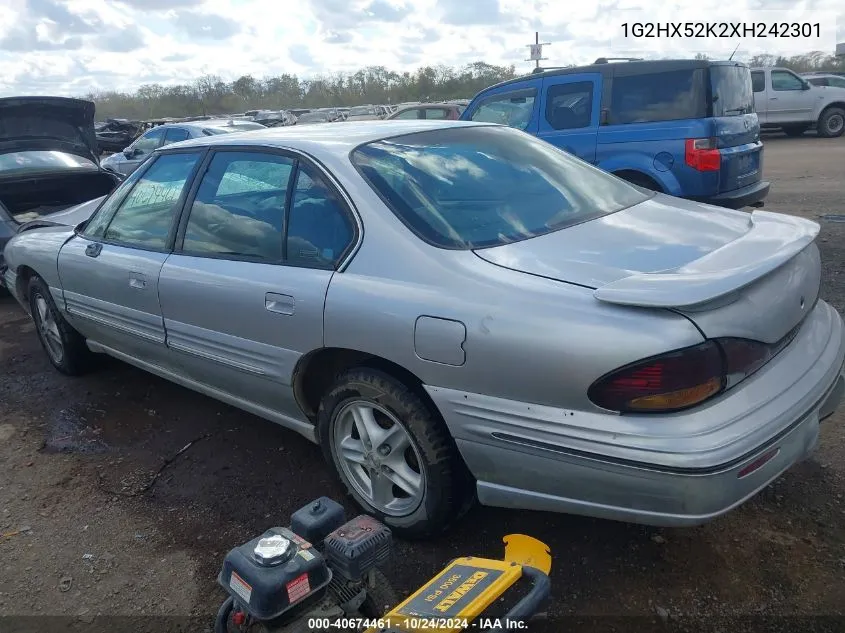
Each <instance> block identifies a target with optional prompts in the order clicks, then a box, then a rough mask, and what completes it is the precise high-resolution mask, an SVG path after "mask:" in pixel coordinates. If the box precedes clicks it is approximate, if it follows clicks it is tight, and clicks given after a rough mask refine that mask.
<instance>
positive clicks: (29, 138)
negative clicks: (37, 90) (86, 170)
mask: <svg viewBox="0 0 845 633" xmlns="http://www.w3.org/2000/svg"><path fill="white" fill-rule="evenodd" d="M38 150H42V151H57V152H67V153H69V154H76V155H77V156H81V157H83V158H87V159H88V160H90V161H93V162H94V164H99V158H98V155H99V152H98V150H97V136H96V134H95V132H94V103H93V102H92V101H86V100H84V99H71V98H68V97H7V98H3V99H0V154H6V153H9V152H20V151H38Z"/></svg>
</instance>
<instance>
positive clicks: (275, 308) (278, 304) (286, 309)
mask: <svg viewBox="0 0 845 633" xmlns="http://www.w3.org/2000/svg"><path fill="white" fill-rule="evenodd" d="M295 306H296V299H294V298H293V297H291V296H290V295H283V294H279V293H277V292H268V293H267V294H265V295H264V309H265V310H267V311H269V312H276V313H278V314H287V315H291V314H293V310H294V307H295Z"/></svg>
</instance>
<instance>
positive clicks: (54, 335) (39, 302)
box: [34, 294, 65, 364]
mask: <svg viewBox="0 0 845 633" xmlns="http://www.w3.org/2000/svg"><path fill="white" fill-rule="evenodd" d="M34 302H35V325H36V327H37V328H38V335H39V336H40V337H41V340H42V341H43V343H44V347H45V348H46V349H47V353H48V354H49V355H50V359H51V360H52V361H53V362H54V363H56V364H59V363H61V362H62V360H63V359H64V357H65V345H64V343H63V342H62V335H61V333H60V332H59V326H58V323H57V322H56V315H55V314H54V313H53V309H52V308H51V307H50V304H48V303H47V300H46V299H45V298H44V297H43V296H41V294H36V295H35V297H34Z"/></svg>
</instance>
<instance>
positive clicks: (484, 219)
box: [352, 126, 649, 249]
mask: <svg viewBox="0 0 845 633" xmlns="http://www.w3.org/2000/svg"><path fill="white" fill-rule="evenodd" d="M352 162H353V164H354V165H355V167H356V168H357V169H358V170H359V172H360V173H361V174H362V175H363V176H364V179H365V180H366V181H367V182H368V183H369V185H370V186H371V187H372V188H373V189H374V190H375V191H376V193H378V194H379V196H380V197H381V199H382V200H383V201H384V202H385V204H386V205H387V206H388V207H389V208H390V210H391V211H392V212H393V213H394V214H395V215H396V216H397V217H398V218H399V219H400V220H402V222H404V223H405V225H406V226H408V227H409V228H410V229H411V230H412V231H413V232H414V233H415V234H416V235H417V236H419V237H420V238H422V239H423V240H425V241H427V242H428V243H430V244H433V245H434V246H439V247H441V248H451V249H473V248H483V247H488V246H498V245H501V244H508V243H511V242H518V241H520V240H524V239H529V238H532V237H536V236H539V235H544V234H546V233H551V232H552V231H557V230H561V229H564V228H566V227H568V226H571V225H573V224H578V223H581V222H584V221H587V220H590V219H593V218H596V217H600V216H603V215H606V214H608V213H614V212H615V211H619V210H620V209H623V208H626V207H629V206H632V205H634V204H637V203H639V202H641V201H643V200H646V199H647V198H648V197H649V194H646V193H643V192H642V191H641V190H639V189H636V188H634V187H633V186H631V185H629V184H628V183H625V182H623V181H621V180H619V179H618V178H615V177H614V176H611V175H609V174H607V173H605V172H603V171H601V170H599V169H597V168H595V167H592V166H590V165H587V164H585V163H584V162H582V161H580V160H578V159H577V158H574V157H572V156H570V155H569V154H567V153H566V152H563V151H561V150H559V149H557V148H556V147H554V146H552V145H551V144H549V143H546V142H545V141H542V140H539V139H537V138H535V137H533V136H529V135H526V134H519V133H517V132H514V131H513V130H510V129H507V128H501V127H496V126H478V127H469V128H446V129H440V130H433V131H429V132H418V133H414V134H407V135H404V136H399V137H395V138H390V139H385V140H382V141H376V142H373V143H368V144H366V145H362V146H361V147H359V148H358V149H356V150H355V151H354V152H353V153H352Z"/></svg>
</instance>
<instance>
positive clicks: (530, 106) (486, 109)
mask: <svg viewBox="0 0 845 633" xmlns="http://www.w3.org/2000/svg"><path fill="white" fill-rule="evenodd" d="M536 98H537V91H536V90H533V89H532V90H520V91H518V92H506V93H503V94H498V95H494V96H491V97H487V98H486V99H484V100H483V101H481V102H480V103H479V104H478V107H477V108H476V110H475V112H473V113H472V115H471V116H470V119H471V120H472V121H479V122H482V123H499V124H501V125H507V126H508V127H515V128H516V129H518V130H524V129H526V128H527V127H528V124H529V123H531V116H532V114H533V113H534V100H535V99H536Z"/></svg>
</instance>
